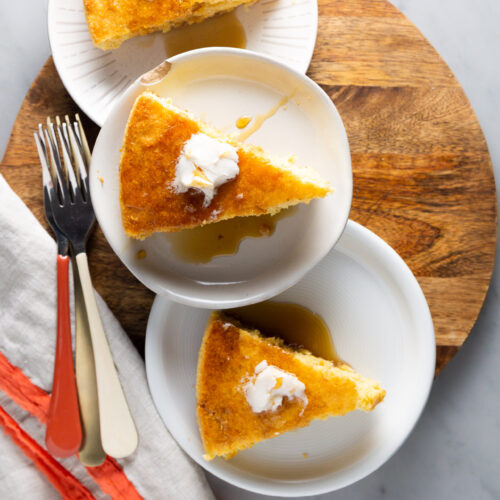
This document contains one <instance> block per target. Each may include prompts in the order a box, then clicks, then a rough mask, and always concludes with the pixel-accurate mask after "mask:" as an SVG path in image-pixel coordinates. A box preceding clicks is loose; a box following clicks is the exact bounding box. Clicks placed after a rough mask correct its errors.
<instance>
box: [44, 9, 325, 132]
mask: <svg viewBox="0 0 500 500" xmlns="http://www.w3.org/2000/svg"><path fill="white" fill-rule="evenodd" d="M141 1H144V0H141ZM236 15H237V17H238V19H239V21H240V22H241V24H242V26H243V28H244V30H245V34H246V38H247V49H248V50H252V51H255V52H259V53H262V54H267V55H269V56H271V57H273V58H275V59H276V60H278V61H281V62H283V63H285V64H288V65H290V66H291V67H292V68H294V69H296V70H297V71H299V72H301V73H305V72H306V70H307V68H308V66H309V63H310V61H311V57H312V53H313V49H314V43H315V41H316V32H317V26H318V5H317V0H297V1H296V0H261V1H259V2H257V3H256V4H254V5H252V6H250V7H240V8H238V9H236ZM48 19H49V39H50V46H51V49H52V56H53V58H54V63H55V65H56V67H57V71H58V72H59V75H60V77H61V79H62V81H63V83H64V86H65V87H66V89H67V90H68V92H69V93H70V94H71V97H72V98H73V99H74V100H75V102H76V103H77V104H78V106H80V108H81V109H82V110H83V111H84V112H85V113H86V114H87V115H88V116H89V117H90V118H91V119H92V120H93V121H94V122H95V123H97V124H98V125H99V126H102V124H103V123H104V120H105V119H106V117H107V116H108V113H109V111H110V110H111V108H112V106H113V104H114V103H115V102H116V101H117V100H118V99H119V98H120V97H121V95H122V94H123V93H124V92H125V90H126V89H127V87H128V86H129V85H130V84H131V83H132V82H133V81H134V80H135V79H136V78H137V77H139V76H140V75H141V74H143V73H144V72H146V71H148V70H149V69H151V68H153V67H155V66H156V65H158V64H159V63H161V62H162V61H163V60H164V59H165V58H166V57H168V56H169V54H167V53H166V50H165V43H164V37H165V35H163V34H153V35H149V36H147V37H137V38H134V39H131V40H128V41H126V42H125V43H124V44H123V45H122V46H120V47H119V48H118V49H116V50H110V51H103V50H100V49H98V48H97V47H95V46H94V45H93V43H92V40H91V38H90V34H89V32H88V29H87V22H86V20H85V13H84V10H83V1H82V0H50V2H49V16H48Z"/></svg>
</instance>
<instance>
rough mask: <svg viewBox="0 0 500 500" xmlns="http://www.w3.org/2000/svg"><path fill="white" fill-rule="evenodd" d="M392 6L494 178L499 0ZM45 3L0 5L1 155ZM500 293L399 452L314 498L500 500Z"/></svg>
mask: <svg viewBox="0 0 500 500" xmlns="http://www.w3.org/2000/svg"><path fill="white" fill-rule="evenodd" d="M332 1H333V0H332ZM393 3H394V4H395V5H396V6H397V7H398V8H400V9H401V10H402V11H403V12H404V13H405V14H406V15H407V16H408V17H409V18H410V19H411V20H412V21H413V22H414V23H415V24H416V25H417V26H418V27H419V28H420V30H421V31H422V32H423V33H424V34H425V35H426V36H427V38H428V39H429V40H430V41H431V43H432V44H433V45H434V46H435V47H436V49H437V50H438V51H439V52H440V53H441V54H442V56H443V57H444V59H445V60H446V61H447V62H448V64H449V65H450V67H451V68H452V70H453V71H454V73H455V74H456V75H457V77H458V79H459V80H460V82H461V84H462V85H463V87H464V89H465V91H466V93H467V95H468V96H469V98H470V100H471V102H472V105H473V107H474V109H475V111H476V113H477V115H478V117H479V121H480V123H481V125H482V127H483V130H484V133H485V135H486V138H487V140H488V144H489V147H490V151H491V155H492V159H493V164H494V167H495V174H496V177H497V179H498V178H499V175H500V120H499V119H498V115H499V112H500V65H499V63H498V61H499V56H498V54H499V53H500V30H499V28H498V24H499V21H500V1H499V0H476V1H475V2H471V1H470V0H439V1H436V0H394V1H393ZM46 6H47V0H17V1H16V2H6V1H5V0H3V1H2V6H1V7H0V12H1V15H0V68H1V71H0V110H1V113H2V120H1V121H0V157H1V156H2V155H3V151H4V150H5V146H6V144H7V140H8V137H9V134H10V130H11V127H12V124H13V123H14V120H15V116H16V114H17V111H18V109H19V106H20V105H21V102H22V100H23V97H24V94H25V93H26V91H27V90H28V88H29V85H30V84H31V82H32V81H33V80H34V78H35V76H36V74H37V73H38V71H39V69H40V67H41V66H42V64H43V63H44V62H45V60H46V59H47V57H48V55H49V53H50V49H49V45H48V40H47V28H46V24H47V23H46ZM20 27H22V29H20ZM499 287H500V272H499V271H498V268H497V270H496V271H495V274H494V278H493V282H492V286H491V288H490V291H489V293H488V297H487V300H486V303H485V306H484V308H483V311H482V313H481V315H480V318H479V321H478V323H477V325H476V326H475V328H474V330H473V333H472V335H471V337H470V338H469V340H468V341H467V343H466V344H465V346H464V347H463V348H462V349H461V350H460V352H459V353H458V355H457V356H456V357H455V358H454V359H453V361H452V362H451V363H450V365H449V366H448V367H447V368H446V369H445V370H444V372H443V373H442V374H441V375H440V376H439V377H438V379H437V380H436V382H435V384H434V387H433V390H432V393H431V397H430V400H429V403H428V405H427V407H426V409H425V411H424V413H423V415H422V418H421V420H420V421H419V423H418V425H417V427H416V429H415V431H414V432H413V433H412V435H411V436H410V438H409V439H408V441H407V442H406V443H405V444H404V445H403V446H402V448H401V449H400V450H399V451H398V452H397V453H396V455H395V456H394V457H393V458H392V459H391V460H390V461H389V462H388V463H387V464H385V465H384V466H383V467H382V468H381V469H379V470H378V471H377V472H375V473H374V474H372V475H371V476H369V477H367V478H366V479H364V480H363V481H360V482H358V483H357V484H355V485H352V486H350V487H348V488H345V489H343V490H341V491H338V492H335V493H331V494H329V495H322V496H321V497H316V498H321V499H335V500H348V499H349V500H350V499H353V500H360V499H370V500H377V499H391V500H392V499H394V500H400V499H405V500H412V499H415V500H417V499H418V500H420V499H434V498H436V499H437V498H440V499H441V498H443V499H448V498H454V499H455V500H461V499H467V500H468V499H472V498H474V499H498V498H500V458H499V457H500V450H499V445H500V384H499V383H498V378H499V375H500V370H499V368H498V367H499V360H500V307H499V303H498V293H499ZM0 480H1V478H0ZM210 482H211V484H212V486H213V488H214V490H215V492H216V495H217V497H218V498H219V499H228V500H229V499H231V500H232V499H241V500H245V499H247V500H250V499H255V500H257V499H262V498H264V497H260V496H258V495H253V494H251V493H248V492H244V491H242V490H238V489H236V488H233V487H232V486H230V485H227V484H225V483H223V482H222V481H220V480H218V479H215V478H210ZM55 497H56V496H55V495H54V498H55ZM151 500H156V499H151Z"/></svg>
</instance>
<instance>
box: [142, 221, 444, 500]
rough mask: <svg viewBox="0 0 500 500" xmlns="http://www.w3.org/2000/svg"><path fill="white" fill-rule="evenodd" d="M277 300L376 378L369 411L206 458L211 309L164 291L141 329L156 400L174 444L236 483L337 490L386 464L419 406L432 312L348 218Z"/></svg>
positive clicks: (384, 250)
mask: <svg viewBox="0 0 500 500" xmlns="http://www.w3.org/2000/svg"><path fill="white" fill-rule="evenodd" d="M274 300H277V301H287V302H294V303H297V304H301V305H303V306H306V307H308V308H309V309H311V310H313V311H314V312H317V313H319V314H320V315H321V316H322V317H323V318H324V320H325V321H326V323H327V324H328V326H329V328H330V331H331V332H332V335H333V341H334V344H335V347H336V349H337V351H338V353H339V355H340V357H341V358H343V359H345V360H346V361H347V362H348V363H350V364H351V365H352V366H353V368H354V369H356V370H357V371H358V372H360V373H361V374H363V375H365V376H367V377H371V378H374V379H376V380H378V381H380V383H381V385H382V387H384V388H385V389H386V391H387V395H386V398H385V400H384V401H383V402H382V403H381V404H379V405H378V406H377V408H375V410H374V411H373V412H371V413H364V412H361V411H355V412H352V413H349V414H347V415H345V416H343V417H336V418H331V419H329V420H326V421H321V422H320V421H318V422H314V423H313V424H311V425H310V426H309V427H306V428H304V429H301V430H299V431H296V432H290V433H287V434H283V435H281V436H278V437H277V438H274V439H271V440H269V441H265V442H262V443H259V444H257V445H256V446H254V447H253V448H251V449H249V450H245V451H243V452H240V453H238V455H236V456H235V457H234V458H232V459H230V460H227V461H226V460H223V459H220V458H217V459H215V460H212V461H210V462H207V461H205V460H204V459H203V458H202V454H203V448H202V443H201V439H200V435H199V432H198V426H197V423H196V391H195V383H196V365H197V358H198V350H199V347H200V343H201V339H202V336H203V331H204V327H205V324H206V321H207V318H208V315H209V312H208V311H206V310H203V309H195V308H191V307H187V306H184V305H180V304H176V303H174V302H171V301H170V300H168V299H167V298H165V297H157V298H156V299H155V302H154V304H153V308H152V310H151V314H150V317H149V322H148V327H147V336H146V370H147V377H148V382H149V387H150V389H151V393H152V395H153V400H154V402H155V404H156V407H157V409H158V411H159V413H160V415H161V417H162V419H163V421H164V422H165V424H166V425H167V427H168V429H169V431H170V433H171V434H172V435H173V436H174V438H175V439H176V440H177V442H178V443H179V444H180V446H181V447H182V448H183V449H184V450H185V451H186V452H187V453H188V454H189V455H190V456H191V457H192V458H193V459H194V460H195V461H196V462H198V463H199V464H200V465H201V466H203V467H204V468H205V469H207V470H208V471H210V472H211V473H213V474H215V475H216V476H219V477H220V478H222V479H224V480H226V481H228V482H230V483H233V484H234V485H236V486H239V487H241V488H245V489H248V490H251V491H255V492H257V493H262V494H267V495H282V496H296V497H299V496H305V495H314V494H319V493H324V492H327V491H333V490H336V489H339V488H342V487H344V486H347V485H349V484H351V483H353V482H355V481H358V480H360V479H362V478H363V477H365V476H366V475H368V474H370V473H371V472H373V471H374V470H375V469H377V468H378V467H380V466H381V465H382V464H383V463H384V462H385V461H387V460H388V459H389V458H390V457H391V455H392V454H393V453H394V452H395V451H396V450H397V449H398V448H399V446H400V445H401V444H402V443H403V441H404V440H405V439H406V438H407V436H408V435H409V433H410V432H411V430H412V428H413V427H414V425H415V423H416V422H417V419H418V417H419V416H420V414H421V412H422V410H423V407H424V405H425V402H426V400H427V397H428V395H429V391H430V388H431V384H432V380H433V375H434V365H435V341H434V329H433V325H432V319H431V315H430V312H429V308H428V306H427V303H426V301H425V298H424V295H423V293H422V291H421V289H420V287H419V285H418V282H417V280H416V279H415V278H414V276H413V274H412V273H411V271H410V270H409V268H408V267H407V266H406V264H405V263H404V262H403V260H402V259H401V258H400V257H399V256H398V255H397V254H396V252H395V251H394V250H392V249H391V248H390V247H389V246H388V245H387V244H386V243H385V242H384V241H382V240H381V239H380V238H379V237H377V236H376V235H375V234H373V233H372V232H370V231H369V230H367V229H365V228H363V227H362V226H360V225H358V224H356V223H355V222H352V221H349V223H348V224H347V227H346V230H345V232H344V234H343V236H342V238H341V239H340V241H339V243H338V244H337V245H336V247H335V248H334V249H333V250H332V251H331V252H330V253H329V254H328V255H327V257H326V258H325V259H323V260H322V261H321V263H320V264H318V265H317V266H316V267H315V268H314V269H313V270H312V271H310V272H309V273H308V274H307V275H306V276H305V278H303V279H302V280H301V281H300V282H299V283H298V284H296V285H295V286H294V287H292V288H290V289H289V290H287V291H286V292H284V293H282V294H281V295H279V296H278V297H276V298H275V299H274ZM304 453H305V454H307V455H306V457H307V458H304V455H303V454H304Z"/></svg>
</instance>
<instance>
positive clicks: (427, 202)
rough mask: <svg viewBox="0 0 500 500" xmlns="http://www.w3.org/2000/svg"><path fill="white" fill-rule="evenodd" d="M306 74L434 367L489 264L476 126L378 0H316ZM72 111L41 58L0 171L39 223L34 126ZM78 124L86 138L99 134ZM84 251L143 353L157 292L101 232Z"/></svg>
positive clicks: (487, 165) (491, 231) (477, 298)
mask: <svg viewBox="0 0 500 500" xmlns="http://www.w3.org/2000/svg"><path fill="white" fill-rule="evenodd" d="M308 74H309V76H310V77H311V78H312V79H313V80H315V81H316V82H317V83H319V84H320V85H321V86H322V87H323V89H324V90H325V91H326V92H327V93H328V95H330V96H331V98H332V99H333V101H334V102H335V105H336V106H337V108H338V110H339V112H340V114H341V116H342V118H343V120H344V123H345V125H346V128H347V134H348V136H349V142H350V146H351V152H352V163H353V170H354V199H353V205H352V212H351V218H352V219H354V220H355V221H357V222H359V223H361V224H363V225H364V226H366V227H368V228H369V229H371V230H372V231H374V232H375V233H377V234H378V235H379V236H381V237H382V238H383V239H384V240H385V241H387V242H388V243H389V244H390V245H391V246H392V247H393V248H395V249H396V250H397V252H398V253H399V254H400V255H401V256H402V257H403V259H404V260H405V261H406V262H407V264H408V265H409V266H410V268H411V269H412V271H413V273H414V274H415V275H416V277H417V278H418V281H419V282H420V285H421V286H422V288H423V290H424V293H425V296H426V297H427V300H428V302H429V305H430V309H431V312H432V317H433V320H434V325H435V330H436V342H437V345H438V348H437V366H436V372H439V371H440V370H441V369H442V368H443V367H444V366H445V365H446V363H447V362H448V361H449V360H450V359H451V358H452V356H453V355H454V354H455V353H456V352H457V350H458V349H459V347H460V346H461V345H462V343H463V342H464V341H465V339H466V338H467V336H468V334H469V332H470V330H471V328H472V326H473V325H474V322H475V321H476V318H477V316H478V314H479V311H480V309H481V306H482V303H483V300H484V297H485V294H486V291H487V289H488V285H489V282H490V278H491V273H492V270H493V262H494V258H495V247H496V238H497V235H496V227H497V223H496V194H495V182H494V179H493V172H492V168H491V161H490V157H489V154H488V148H487V146H486V142H485V140H484V137H483V134H482V132H481V128H480V126H479V123H478V121H477V119H476V117H475V115H474V112H473V110H472V109H471V106H470V104H469V102H468V100H467V98H466V96H465V94H464V92H463V90H462V89H461V88H460V85H459V84H458V82H457V80H456V79H455V78H454V76H453V74H452V73H451V71H450V70H449V68H448V67H447V65H446V64H445V63H444V61H443V60H442V59H441V57H440V56H439V55H438V54H437V53H436V51H435V50H434V49H433V48H432V47H431V45H430V44H429V43H428V42H427V41H426V40H425V38H424V37H423V36H422V34H421V33H420V32H419V31H418V30H417V29H416V28H415V27H414V26H413V25H412V24H411V23H410V22H409V21H408V20H407V19H406V18H405V17H404V16H403V15H402V14H401V13H400V12H399V11H398V10H397V9H395V8H394V7H393V6H392V5H391V4H390V3H389V2H388V1H386V0H319V27H318V39H317V43H316V50H315V52H314V56H313V60H312V63H311V66H310V68H309V73H308ZM75 111H77V108H76V105H75V104H74V102H73V101H72V99H71V98H70V96H69V95H68V94H67V92H66V91H65V89H64V87H63V85H62V83H61V80H60V79H59V77H58V75H57V73H56V70H55V68H54V64H53V62H52V60H51V59H49V60H48V61H47V63H46V64H45V66H44V67H43V69H42V71H41V72H40V74H39V75H38V77H37V79H36V80H35V82H34V83H33V85H32V87H31V89H30V90H29V92H28V94H27V96H26V98H25V100H24V103H23V105H22V107H21V110H20V112H19V115H18V117H17V120H16V123H15V125H14V129H13V131H12V136H11V138H10V142H9V145H8V148H7V151H6V153H5V157H4V159H3V163H2V165H1V173H2V174H3V175H4V176H5V178H6V180H7V182H8V183H9V184H10V185H11V186H12V188H13V189H14V190H15V191H16V192H17V193H18V194H19V196H20V197H21V198H22V199H23V200H24V201H25V203H26V204H27V205H28V207H29V208H30V209H31V210H32V211H33V212H34V214H35V215H36V217H37V218H38V219H39V220H40V222H41V223H42V224H43V225H44V226H45V227H47V224H46V222H45V218H44V213H43V201H42V180H41V169H40V164H39V161H38V157H37V153H36V150H35V145H34V142H33V130H34V129H35V127H36V126H37V124H38V123H39V122H43V121H45V118H46V116H54V115H63V114H66V113H73V112H75ZM86 125H87V129H88V133H89V136H90V138H91V139H92V143H93V141H94V139H95V137H96V135H97V133H98V128H97V127H96V126H95V125H94V124H92V123H90V122H88V121H87V122H86ZM47 229H48V227H47ZM89 254H90V255H89V259H90V265H91V273H92V276H93V279H94V284H95V286H96V288H97V290H98V291H99V293H100V294H101V295H102V296H103V298H104V299H105V300H106V302H107V303H108V305H109V306H110V308H111V309H112V311H113V312H114V313H115V315H116V316H117V317H118V319H119V320H120V322H121V324H122V325H123V327H124V329H125V331H126V332H127V333H128V334H129V335H130V337H131V338H132V340H133V341H134V343H135V344H136V345H137V346H138V347H139V349H140V350H141V352H142V348H143V341H144V334H145V330H146V322H147V318H148V314H149V310H150V306H151V303H152V301H153V298H154V295H153V293H152V292H150V291H149V290H147V289H146V288H144V286H142V285H141V284H140V283H139V282H137V280H136V279H135V278H134V277H133V276H132V275H131V274H130V273H129V272H128V271H127V269H126V268H125V267H124V266H123V265H122V264H121V262H120V261H119V260H118V258H117V257H116V256H115V254H114V253H113V252H112V250H111V248H110V247H109V245H108V244H107V242H106V241H105V239H104V237H103V235H102V233H101V231H100V230H96V231H95V232H94V234H93V236H92V237H91V241H90V246H89Z"/></svg>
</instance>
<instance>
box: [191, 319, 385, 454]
mask: <svg viewBox="0 0 500 500" xmlns="http://www.w3.org/2000/svg"><path fill="white" fill-rule="evenodd" d="M264 360H265V361H266V362H267V364H268V365H273V366H276V367H278V368H280V369H281V370H284V371H286V372H289V373H291V374H294V375H295V376H296V377H297V378H298V379H299V380H300V381H301V382H302V383H303V384H304V385H305V395H306V396H307V404H306V405H305V406H304V403H303V401H301V400H300V399H296V398H292V399H289V398H284V399H283V404H282V405H281V406H280V407H279V408H278V409H277V410H275V411H264V412H261V413H255V412H254V411H253V410H252V407H251V406H250V404H249V403H248V401H247V399H246V396H245V392H244V385H245V381H247V380H248V379H249V377H251V376H252V375H253V374H254V371H255V367H256V366H257V365H258V364H259V363H261V362H262V361H264ZM196 396H197V416H198V425H199V428H200V433H201V438H202V441H203V446H204V449H205V455H204V458H205V459H206V460H211V459H213V458H214V457H216V456H223V457H225V458H230V457H232V456H233V455H235V454H236V453H237V452H238V451H240V450H243V449H245V448H250V447H251V446H253V445H254V444H255V443H258V442H259V441H263V440H264V439H270V438H273V437H275V436H277V435H279V434H282V433H283V432H287V431H291V430H294V429H298V428H300V427H305V426H307V425H309V424H310V423H311V421H312V420H315V419H326V418H328V417H332V416H336V415H344V414H346V413H348V412H350V411H353V410H356V409H358V410H363V411H367V412H368V411H372V410H373V409H374V408H375V406H376V405H377V404H378V403H380V402H381V401H382V400H383V399H384V396H385V391H384V390H383V389H381V387H380V386H379V384H378V382H375V381H374V380H371V379H368V378H365V377H362V376H361V375H359V374H357V373H355V372H354V371H353V369H352V368H351V367H350V366H348V365H346V364H342V365H338V366H335V365H334V363H333V362H331V361H326V360H324V359H321V358H318V357H316V356H313V355H312V354H310V353H309V352H307V351H294V350H293V349H291V348H289V347H287V346H285V345H284V344H283V342H282V341H281V340H280V339H277V338H265V337H262V336H261V335H260V333H259V332H258V331H257V330H253V331H252V330H246V329H245V328H243V327H242V326H241V325H240V324H239V323H238V322H236V321H234V320H232V319H230V318H229V317H226V316H224V315H223V314H222V313H220V312H212V314H211V316H210V319H209V321H208V324H207V326H206V329H205V334H204V337H203V341H202V345H201V350H200V354H199V358H198V373H197V384H196Z"/></svg>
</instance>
